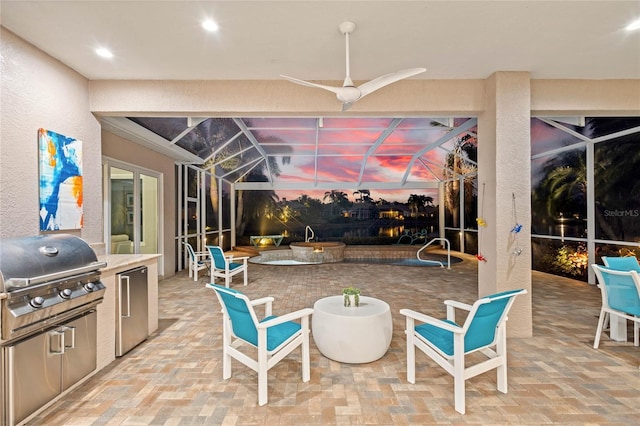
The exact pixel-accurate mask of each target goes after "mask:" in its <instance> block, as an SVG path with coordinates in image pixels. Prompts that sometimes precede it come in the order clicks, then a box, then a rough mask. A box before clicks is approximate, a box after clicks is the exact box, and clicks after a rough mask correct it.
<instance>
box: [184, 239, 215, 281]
mask: <svg viewBox="0 0 640 426" xmlns="http://www.w3.org/2000/svg"><path fill="white" fill-rule="evenodd" d="M183 244H184V246H185V247H186V248H187V253H188V254H189V260H188V262H189V276H190V277H193V280H194V281H198V272H199V271H202V270H203V269H209V252H207V251H195V250H194V249H193V247H192V246H191V244H189V243H183Z"/></svg>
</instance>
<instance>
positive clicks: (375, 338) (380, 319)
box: [311, 296, 393, 364]
mask: <svg viewBox="0 0 640 426" xmlns="http://www.w3.org/2000/svg"><path fill="white" fill-rule="evenodd" d="M311 333H312V335H313V340H314V341H315V344H316V346H317V347H318V350H320V353H321V354H322V355H324V356H326V357H327V358H330V359H332V360H334V361H338V362H344V363H350V364H362V363H366V362H372V361H375V360H377V359H379V358H382V357H383V356H384V354H385V353H386V352H387V350H388V349H389V345H390V344H391V336H392V335H393V321H392V319H391V309H389V305H388V304H387V303H386V302H383V301H382V300H378V299H375V298H373V297H367V296H360V306H358V307H345V306H344V299H343V297H342V296H330V297H325V298H323V299H320V300H318V301H316V303H315V304H314V305H313V316H312V319H311Z"/></svg>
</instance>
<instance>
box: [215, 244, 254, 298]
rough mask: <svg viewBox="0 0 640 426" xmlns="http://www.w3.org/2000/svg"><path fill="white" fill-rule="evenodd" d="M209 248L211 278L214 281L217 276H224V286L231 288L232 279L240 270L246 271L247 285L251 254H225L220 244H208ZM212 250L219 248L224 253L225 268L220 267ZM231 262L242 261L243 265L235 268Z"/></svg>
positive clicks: (245, 283) (245, 281) (245, 279)
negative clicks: (235, 255) (231, 265)
mask: <svg viewBox="0 0 640 426" xmlns="http://www.w3.org/2000/svg"><path fill="white" fill-rule="evenodd" d="M207 249H208V252H207V253H208V255H209V258H210V260H211V271H210V273H211V279H212V281H215V278H224V286H225V287H227V288H229V284H230V283H231V281H232V280H233V277H234V276H235V275H238V274H239V273H240V272H243V273H244V285H247V281H248V277H247V271H248V267H249V265H248V263H247V262H248V260H249V256H238V257H234V256H229V255H225V254H224V251H223V250H222V248H220V247H219V246H207ZM212 250H218V251H219V253H221V254H222V259H224V268H220V267H219V265H217V264H216V260H215V259H214V257H213V252H212ZM231 262H235V263H242V266H239V267H237V268H235V269H231V268H230V266H229V264H230V263H231Z"/></svg>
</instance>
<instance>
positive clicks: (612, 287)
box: [591, 264, 640, 349]
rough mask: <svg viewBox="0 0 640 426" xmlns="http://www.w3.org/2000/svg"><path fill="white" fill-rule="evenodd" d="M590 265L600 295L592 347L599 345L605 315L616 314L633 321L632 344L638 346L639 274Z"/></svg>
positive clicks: (639, 333)
mask: <svg viewBox="0 0 640 426" xmlns="http://www.w3.org/2000/svg"><path fill="white" fill-rule="evenodd" d="M591 267H592V268H593V270H594V271H595V273H596V277H597V278H598V283H599V284H598V287H600V294H601V295H602V308H601V309H600V318H599V319H598V328H597V330H596V337H595V339H594V341H593V347H594V348H595V349H598V346H599V345H600V335H601V334H602V330H603V329H604V325H605V321H606V318H607V316H609V317H612V316H618V317H621V318H624V319H626V320H631V321H633V322H634V324H633V336H634V338H633V344H634V345H635V346H638V345H639V344H640V274H638V272H636V271H630V270H626V271H618V270H615V269H610V268H605V267H603V266H601V265H596V264H593V265H591ZM625 333H626V327H625Z"/></svg>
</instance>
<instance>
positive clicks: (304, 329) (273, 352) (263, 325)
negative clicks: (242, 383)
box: [207, 284, 313, 405]
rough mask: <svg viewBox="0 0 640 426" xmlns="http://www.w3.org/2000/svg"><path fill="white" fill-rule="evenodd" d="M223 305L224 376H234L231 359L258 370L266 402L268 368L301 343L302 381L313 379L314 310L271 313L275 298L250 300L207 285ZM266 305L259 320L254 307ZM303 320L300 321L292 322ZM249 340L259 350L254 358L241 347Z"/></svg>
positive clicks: (260, 390)
mask: <svg viewBox="0 0 640 426" xmlns="http://www.w3.org/2000/svg"><path fill="white" fill-rule="evenodd" d="M207 287H209V288H211V289H213V290H214V291H215V292H216V295H217V296H218V300H219V301H220V305H221V306H222V317H223V337H222V345H223V348H222V378H223V379H224V380H226V379H229V378H231V358H235V359H236V360H238V361H240V362H241V363H242V364H244V365H246V366H247V367H249V368H251V369H252V370H254V371H255V372H257V373H258V405H264V404H266V403H267V389H268V386H267V371H268V370H269V369H270V368H271V367H273V366H274V365H276V364H277V363H278V362H280V360H282V359H283V358H284V357H285V356H287V355H288V354H290V353H291V352H292V351H293V350H294V349H296V348H297V347H298V346H300V348H301V351H302V381H303V382H308V381H309V379H310V378H311V368H310V365H311V364H310V357H309V316H310V315H311V314H313V309H311V308H305V309H300V310H298V311H295V312H291V313H289V314H285V315H282V316H279V317H278V316H272V315H271V313H272V302H273V300H274V299H273V297H263V298H261V299H256V300H249V299H248V298H247V296H245V295H244V294H242V293H240V292H239V291H237V290H234V289H230V288H226V287H223V286H221V285H217V284H207ZM259 305H264V309H265V318H264V319H263V320H258V317H257V316H256V313H255V311H254V306H259ZM294 320H300V323H299V324H298V323H297V322H293V321H294ZM243 343H247V344H248V345H250V346H253V347H254V348H257V349H258V353H257V358H252V357H250V356H248V355H246V354H245V353H244V352H241V351H240V350H239V349H238V348H239V347H241V346H242V345H243Z"/></svg>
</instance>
